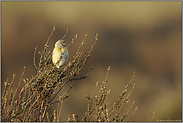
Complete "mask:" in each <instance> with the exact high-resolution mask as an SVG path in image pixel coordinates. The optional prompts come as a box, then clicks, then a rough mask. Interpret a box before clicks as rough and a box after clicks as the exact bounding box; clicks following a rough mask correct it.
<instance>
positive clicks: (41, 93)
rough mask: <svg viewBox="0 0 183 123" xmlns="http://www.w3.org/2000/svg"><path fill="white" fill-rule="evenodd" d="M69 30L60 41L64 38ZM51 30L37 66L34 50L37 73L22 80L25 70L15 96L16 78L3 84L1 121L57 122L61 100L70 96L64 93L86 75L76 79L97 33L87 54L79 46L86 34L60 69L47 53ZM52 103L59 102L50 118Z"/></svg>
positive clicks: (50, 54) (48, 52)
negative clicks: (13, 90) (74, 52)
mask: <svg viewBox="0 0 183 123" xmlns="http://www.w3.org/2000/svg"><path fill="white" fill-rule="evenodd" d="M68 29H69V28H68ZM68 29H67V31H66V33H65V35H64V36H63V38H62V39H64V38H65V36H66V35H67V33H68ZM54 30H55V27H54V28H53V30H52V33H51V35H50V36H49V38H48V40H47V41H46V43H45V46H44V49H43V50H42V51H41V52H39V54H40V59H39V63H38V65H36V57H35V55H36V51H37V48H35V52H34V59H33V63H34V66H35V68H36V70H37V74H36V75H35V76H32V77H30V78H29V79H23V75H24V72H25V67H24V70H23V74H22V77H21V79H20V81H19V84H18V88H17V89H16V91H15V93H13V92H12V84H13V82H14V78H15V75H13V80H12V82H10V83H9V82H8V81H7V82H5V84H4V86H5V89H4V92H3V95H2V99H1V121H4V122H10V121H13V122H22V121H23V122H44V121H46V122H56V121H57V122H58V121H59V117H60V115H61V108H62V104H63V101H64V100H65V99H67V98H68V97H69V96H68V95H67V94H68V92H69V91H70V90H71V89H72V87H73V84H74V83H75V82H76V81H78V80H82V79H85V78H86V77H87V76H88V74H89V72H90V70H89V72H88V73H86V75H85V76H79V73H80V71H81V69H82V68H83V65H84V64H85V63H86V62H87V60H88V58H89V57H90V56H91V52H92V50H93V47H94V46H95V44H96V41H97V40H98V34H96V37H95V41H94V43H93V45H92V46H91V49H90V50H89V51H88V52H87V53H84V48H82V46H83V44H84V41H85V40H86V38H87V34H86V35H85V37H84V39H83V41H82V43H81V44H80V46H79V48H78V50H77V52H76V54H75V56H74V57H73V60H72V61H69V62H68V64H66V65H65V66H63V67H62V68H61V69H58V68H56V67H55V65H53V63H52V60H51V58H52V52H50V51H49V50H48V42H49V40H50V37H51V36H52V35H53V32H54ZM76 39H77V34H76V35H75V37H74V38H73V39H72V40H71V43H70V44H72V43H73V42H74V40H76ZM70 44H69V45H70ZM69 45H68V46H69ZM68 46H67V47H68ZM82 56H84V58H82ZM22 83H23V84H24V86H23V87H22V88H20V84H22ZM68 83H70V87H69V88H68V89H67V90H66V91H65V92H63V93H62V94H61V96H59V98H57V95H58V93H59V92H60V91H61V90H62V89H63V88H64V87H65V85H66V84H68ZM59 95H60V94H59ZM16 96H18V98H17V99H16V98H15V97H16ZM55 103H58V110H57V111H56V110H55V111H54V112H53V114H52V115H49V113H48V112H47V109H48V108H50V107H51V106H52V105H53V104H55Z"/></svg>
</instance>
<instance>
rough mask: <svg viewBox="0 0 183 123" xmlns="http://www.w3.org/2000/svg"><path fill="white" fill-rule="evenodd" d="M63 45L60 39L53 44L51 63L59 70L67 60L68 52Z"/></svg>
mask: <svg viewBox="0 0 183 123" xmlns="http://www.w3.org/2000/svg"><path fill="white" fill-rule="evenodd" d="M65 45H66V43H65V42H64V40H62V39H60V40H58V41H57V42H56V43H55V47H54V49H53V54H52V62H53V64H54V65H56V67H57V68H60V67H61V66H62V65H64V64H65V63H67V61H68V59H69V52H68V49H67V47H66V46H65Z"/></svg>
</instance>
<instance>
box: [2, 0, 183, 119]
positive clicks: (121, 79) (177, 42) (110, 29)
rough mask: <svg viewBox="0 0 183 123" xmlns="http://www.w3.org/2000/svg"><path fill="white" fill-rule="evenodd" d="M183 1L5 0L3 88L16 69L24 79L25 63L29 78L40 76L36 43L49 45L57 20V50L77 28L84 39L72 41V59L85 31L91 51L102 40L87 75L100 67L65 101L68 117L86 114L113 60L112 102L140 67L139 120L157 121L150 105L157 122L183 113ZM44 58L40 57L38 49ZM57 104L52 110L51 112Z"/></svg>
mask: <svg viewBox="0 0 183 123" xmlns="http://www.w3.org/2000/svg"><path fill="white" fill-rule="evenodd" d="M181 5H182V4H181V2H180V1H177V2H172V1H171V2H159V1H158V2H61V1H60V2H28V1H27V2H1V7H2V9H1V10H2V16H1V17H2V20H1V21H2V32H1V34H2V35H1V68H2V71H1V87H2V85H3V83H4V82H5V81H6V80H7V79H8V78H9V81H11V80H12V74H16V78H15V83H18V81H19V79H20V78H21V74H22V71H23V67H24V66H25V67H26V71H25V75H24V78H29V77H31V76H32V75H33V76H34V75H36V69H35V68H34V65H33V53H34V48H35V47H38V49H37V51H41V50H42V49H43V47H44V44H45V42H46V40H47V38H48V37H49V35H50V33H51V31H52V28H53V26H55V27H56V30H55V32H54V34H53V36H52V37H51V39H50V41H49V50H50V51H52V50H53V47H54V43H55V42H56V41H57V40H58V39H60V38H62V37H63V35H64V34H65V31H66V28H67V27H69V28H70V30H69V32H68V35H67V36H66V38H65V41H66V43H67V44H68V43H69V42H70V41H71V39H72V38H73V37H74V36H75V35H76V34H78V39H77V40H75V42H74V43H73V44H72V45H70V46H69V53H70V58H69V60H70V61H71V60H72V56H73V55H74V54H75V52H76V50H77V49H78V46H79V45H80V43H81V42H82V40H83V38H84V36H85V34H88V37H87V39H86V41H85V44H84V47H85V52H87V51H88V50H90V48H91V44H93V42H94V40H95V39H94V37H95V34H97V33H98V34H99V40H98V41H97V44H96V46H95V47H94V49H93V52H92V54H91V57H90V59H89V60H88V62H87V63H86V64H85V65H84V68H83V70H82V72H81V75H85V73H86V72H87V71H88V70H89V69H90V67H92V68H93V70H92V72H91V73H90V74H89V76H88V77H87V78H86V79H85V80H83V81H78V82H77V83H75V84H74V87H73V88H72V90H71V91H70V93H69V95H70V97H69V98H68V99H67V100H65V102H64V103H63V107H62V116H61V121H66V120H67V117H68V116H69V115H71V114H73V113H74V114H78V115H79V120H81V119H82V117H84V113H85V111H87V104H88V101H87V100H86V98H85V95H89V96H91V95H92V92H93V90H94V87H95V84H96V82H97V81H100V82H101V81H102V80H103V79H104V78H105V75H106V72H107V68H108V66H111V71H110V74H109V81H108V84H107V88H108V89H110V90H111V94H110V95H109V96H108V97H107V102H108V103H109V105H112V104H113V103H114V102H115V101H116V99H117V98H118V96H119V94H120V93H121V92H122V91H123V89H124V86H125V85H126V84H127V83H128V82H129V81H130V80H131V78H132V76H133V72H134V71H136V73H137V74H136V76H135V78H134V80H133V83H135V84H136V85H137V86H136V88H135V90H134V91H133V92H132V94H131V96H130V98H129V103H128V104H126V106H125V107H126V108H127V107H128V106H129V105H130V104H132V102H133V101H135V106H139V110H138V111H137V112H136V113H135V115H134V116H133V118H132V119H131V120H132V121H150V110H149V109H150V108H152V110H153V111H156V115H155V118H154V119H153V121H157V120H167V119H168V120H181V119H182V95H181V94H182V93H181V92H182V91H181V89H182V84H181V83H182V82H181V63H182V62H181V48H182V47H181V45H182V42H181V35H182V34H181V22H182V13H181V12H182V8H181V7H182V6H181ZM36 58H37V63H38V60H39V54H38V53H37V54H36ZM100 85H102V84H101V83H100ZM68 86H69V85H68ZM13 87H14V89H15V88H16V87H17V84H14V85H13ZM1 90H2V89H1ZM63 92H64V91H63ZM61 93H62V92H61ZM55 107H57V105H56V106H55ZM134 108H135V107H134ZM53 110H54V109H49V112H50V114H52V113H53ZM124 111H125V110H123V109H122V112H121V115H122V114H123V112H124Z"/></svg>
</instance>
